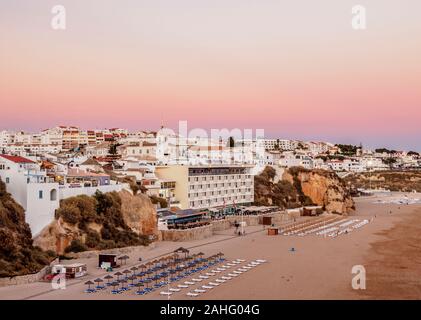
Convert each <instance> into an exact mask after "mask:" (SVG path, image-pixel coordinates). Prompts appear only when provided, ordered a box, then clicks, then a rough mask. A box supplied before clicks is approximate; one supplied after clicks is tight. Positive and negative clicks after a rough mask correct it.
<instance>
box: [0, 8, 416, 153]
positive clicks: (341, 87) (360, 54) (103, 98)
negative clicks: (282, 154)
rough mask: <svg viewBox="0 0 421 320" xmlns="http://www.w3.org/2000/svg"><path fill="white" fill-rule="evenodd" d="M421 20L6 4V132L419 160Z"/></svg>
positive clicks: (2, 74)
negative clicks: (77, 129) (249, 132)
mask: <svg viewBox="0 0 421 320" xmlns="http://www.w3.org/2000/svg"><path fill="white" fill-rule="evenodd" d="M57 4H60V5H63V6H64V7H65V8H66V24H67V25H66V30H53V29H52V28H51V25H50V23H51V19H52V18H53V14H52V13H51V8H52V7H53V6H54V5H57ZM356 4H361V5H364V6H365V8H366V9H367V28H366V29H365V30H359V31H357V30H354V29H353V28H352V27H351V19H352V13H351V8H352V7H353V6H354V5H356ZM420 16H421V1H419V0H361V1H358V2H357V1H356V0H341V1H337V0H312V1H308V0H294V1H290V0H37V1H32V0H26V1H24V0H2V1H1V2H0V130H1V129H14V130H16V129H19V130H21V129H22V130H28V131H38V130H41V129H45V128H47V127H53V126H56V125H77V126H81V127H82V128H106V127H124V128H128V129H130V130H140V129H157V128H159V126H160V125H161V124H162V123H163V124H164V125H165V126H168V127H171V128H174V129H176V128H177V126H178V121H183V120H186V121H188V127H189V129H190V128H204V129H220V128H228V129H233V128H239V129H241V130H244V129H253V130H256V129H264V131H265V136H266V137H268V138H278V137H279V138H290V139H303V140H326V141H331V142H334V143H353V144H359V143H360V142H361V143H363V145H365V146H370V147H383V146H385V147H389V148H394V149H398V150H402V149H404V150H418V151H421V139H420V137H421V125H420V119H421V59H420V57H421V19H420V18H419V17H420Z"/></svg>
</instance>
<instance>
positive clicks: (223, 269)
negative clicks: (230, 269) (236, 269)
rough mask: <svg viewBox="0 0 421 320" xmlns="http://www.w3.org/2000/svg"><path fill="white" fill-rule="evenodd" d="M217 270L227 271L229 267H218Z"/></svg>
mask: <svg viewBox="0 0 421 320" xmlns="http://www.w3.org/2000/svg"><path fill="white" fill-rule="evenodd" d="M216 270H218V271H225V270H227V269H226V268H217V269H216Z"/></svg>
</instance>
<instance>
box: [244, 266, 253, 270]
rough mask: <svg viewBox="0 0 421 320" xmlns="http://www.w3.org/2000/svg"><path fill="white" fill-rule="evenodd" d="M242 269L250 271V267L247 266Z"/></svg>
mask: <svg viewBox="0 0 421 320" xmlns="http://www.w3.org/2000/svg"><path fill="white" fill-rule="evenodd" d="M243 269H247V270H250V269H251V267H249V266H244V267H243Z"/></svg>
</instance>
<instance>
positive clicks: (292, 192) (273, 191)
mask: <svg viewBox="0 0 421 320" xmlns="http://www.w3.org/2000/svg"><path fill="white" fill-rule="evenodd" d="M303 170H305V169H304V168H303ZM296 172H298V169H296ZM275 176H276V171H275V169H274V168H272V167H270V166H267V167H266V168H265V169H264V170H263V171H262V173H261V174H259V175H256V176H255V177H254V204H255V205H262V206H270V205H275V206H279V207H281V208H287V209H289V208H297V207H301V206H302V205H311V204H313V203H312V201H311V199H310V198H308V197H307V196H306V195H304V193H303V191H302V189H301V184H300V182H299V181H297V180H296V179H295V178H296V175H295V176H294V174H293V177H294V184H291V183H290V182H289V181H285V180H280V181H278V182H277V183H274V182H273V179H274V178H275Z"/></svg>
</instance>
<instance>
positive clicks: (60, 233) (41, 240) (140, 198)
mask: <svg viewBox="0 0 421 320" xmlns="http://www.w3.org/2000/svg"><path fill="white" fill-rule="evenodd" d="M156 219H157V218H156V211H155V207H154V206H153V205H152V203H151V201H150V200H149V198H148V197H147V196H145V195H141V194H140V195H136V196H134V195H132V194H131V193H130V192H128V191H121V192H119V193H110V194H97V195H95V196H94V197H86V196H79V197H73V198H69V199H66V200H64V201H63V202H62V203H61V204H60V209H59V210H58V212H57V216H56V219H55V220H54V221H53V222H52V223H51V224H50V225H49V226H47V227H46V228H44V229H43V230H42V231H41V233H40V234H39V235H38V236H37V237H36V238H35V239H34V243H35V244H36V245H37V246H39V247H41V248H43V249H44V250H53V251H55V252H57V253H58V254H63V253H65V252H70V251H73V252H79V251H86V250H102V249H111V248H119V247H125V246H134V245H145V244H147V243H148V240H147V239H148V236H150V235H157V232H158V231H157V221H156Z"/></svg>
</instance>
